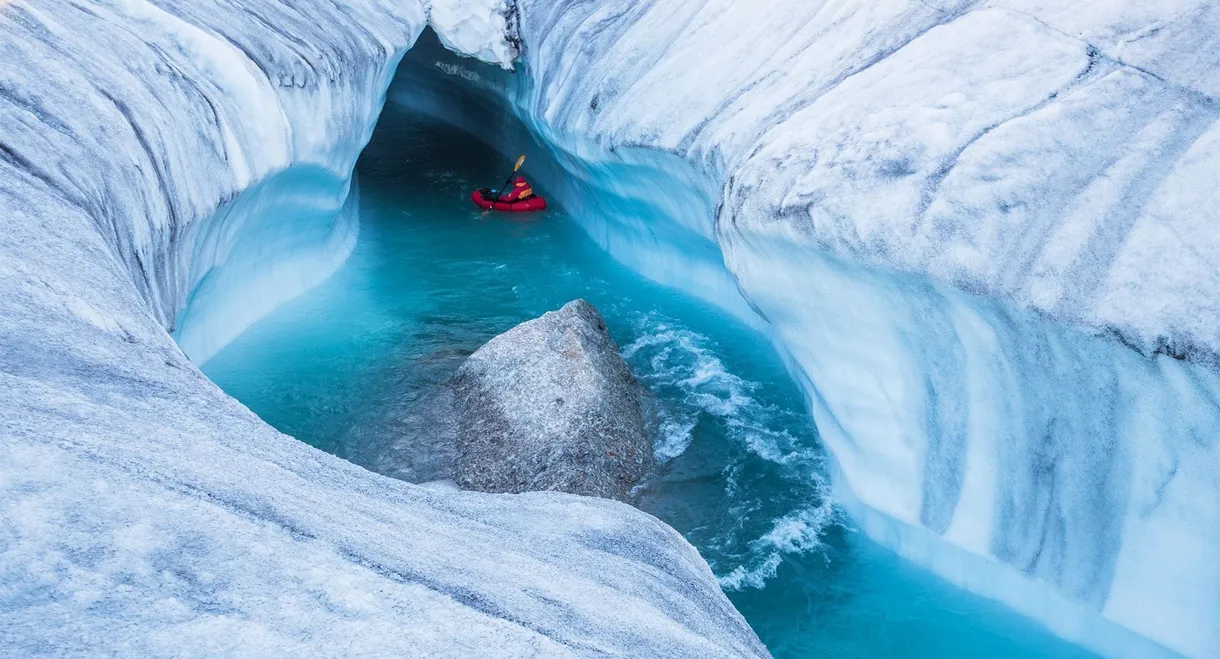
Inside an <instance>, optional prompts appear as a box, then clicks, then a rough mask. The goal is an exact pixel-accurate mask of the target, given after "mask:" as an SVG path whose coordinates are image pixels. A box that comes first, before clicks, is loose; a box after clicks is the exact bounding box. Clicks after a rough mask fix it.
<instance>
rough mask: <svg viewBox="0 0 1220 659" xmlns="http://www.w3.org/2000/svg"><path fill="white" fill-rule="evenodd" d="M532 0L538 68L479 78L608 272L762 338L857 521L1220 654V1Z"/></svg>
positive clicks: (1173, 642) (976, 578) (1055, 613)
mask: <svg viewBox="0 0 1220 659" xmlns="http://www.w3.org/2000/svg"><path fill="white" fill-rule="evenodd" d="M518 5H519V13H520V19H521V27H520V29H521V36H522V41H523V43H524V44H525V51H524V58H523V64H524V65H523V67H522V68H523V70H524V75H523V76H522V77H521V78H520V79H517V80H512V81H507V82H505V81H502V80H497V79H494V77H485V79H480V76H479V75H473V77H472V78H470V79H471V80H473V81H474V82H475V84H485V85H489V86H492V87H499V88H500V89H501V91H502V92H503V93H504V94H505V96H506V97H507V98H508V99H509V100H510V101H511V102H512V103H513V105H514V107H515V110H516V112H518V114H519V115H520V116H521V117H522V119H524V120H525V121H526V122H527V123H528V124H530V125H531V126H532V127H533V129H534V130H535V131H536V132H537V133H538V134H539V135H540V136H541V139H540V142H542V143H545V144H549V145H551V146H550V148H551V149H552V151H553V155H554V160H555V161H556V162H558V163H559V164H560V166H561V167H562V169H563V170H564V171H563V172H562V174H561V175H555V176H551V177H550V178H551V179H552V181H553V182H555V183H556V194H558V195H559V196H561V197H563V198H564V199H565V201H567V202H569V205H570V206H573V207H574V208H576V209H577V210H576V212H575V213H574V215H576V216H577V217H578V218H582V219H585V220H586V221H587V222H588V223H589V230H590V234H591V235H592V236H593V237H594V238H595V239H597V240H599V241H600V242H601V243H602V244H603V245H605V246H606V247H607V249H608V250H610V251H611V253H612V254H615V255H616V256H618V257H619V258H621V259H622V260H624V261H625V262H627V263H629V264H631V265H634V266H636V267H638V268H640V269H641V271H643V272H645V273H646V274H649V275H650V276H654V277H655V278H657V279H659V280H661V281H665V282H667V283H671V284H673V285H677V286H680V287H683V288H686V289H687V290H691V291H692V292H695V293H697V294H700V295H703V296H705V297H709V298H715V299H718V300H719V301H720V302H721V303H722V304H725V306H726V307H729V308H731V309H733V310H735V311H737V312H739V313H741V312H742V310H743V309H748V311H746V313H748V314H752V315H754V316H755V317H756V319H758V320H759V321H760V322H761V323H762V324H764V325H765V326H766V327H768V328H769V330H770V331H771V332H772V333H773V335H774V336H775V338H776V340H777V343H778V344H779V346H780V348H781V350H782V351H783V352H784V353H785V354H786V355H787V356H788V357H789V358H790V359H791V363H792V365H793V368H794V373H795V375H796V376H797V377H798V379H800V380H801V381H802V383H803V385H804V386H805V388H806V390H807V391H808V393H809V399H810V405H811V407H812V409H813V412H814V417H815V421H816V422H817V425H818V429H819V432H820V434H821V435H822V437H823V438H824V440H825V442H826V444H827V446H828V448H829V449H830V450H831V452H832V454H833V456H834V458H835V477H836V478H835V480H836V485H837V488H838V490H839V493H840V496H841V497H842V500H843V502H844V505H845V506H846V507H848V508H849V510H850V511H851V512H852V513H853V515H854V516H855V517H856V519H857V520H858V521H859V522H860V524H861V526H862V527H863V528H865V530H867V531H868V532H869V533H870V534H871V535H873V536H874V537H875V538H877V539H878V540H881V541H882V542H884V543H886V544H888V545H889V546H891V547H894V548H895V549H896V550H898V551H900V552H901V553H903V554H904V555H907V556H909V557H911V558H912V559H914V560H916V561H917V562H920V563H922V564H924V565H927V566H929V567H930V568H932V569H934V570H935V571H937V572H938V573H940V574H942V575H944V576H946V577H947V578H949V579H951V580H953V581H955V582H957V583H959V584H961V585H963V586H966V587H968V588H970V589H972V590H975V591H977V592H980V593H983V594H986V595H988V596H991V597H995V598H997V599H1000V600H1003V601H1005V602H1007V603H1008V604H1010V605H1011V606H1013V607H1015V608H1017V609H1018V610H1020V611H1023V612H1025V613H1027V614H1029V615H1031V616H1033V617H1036V618H1038V619H1039V620H1042V621H1043V622H1044V623H1046V624H1047V625H1048V626H1050V627H1051V628H1052V629H1054V630H1055V631H1056V632H1058V633H1060V634H1061V635H1063V636H1065V637H1067V638H1070V639H1073V640H1077V641H1080V642H1082V643H1085V644H1086V645H1088V646H1089V647H1092V648H1094V649H1097V650H1099V651H1101V652H1103V653H1105V654H1108V655H1112V656H1145V655H1160V654H1167V653H1168V654H1172V653H1180V654H1183V655H1187V656H1195V657H1206V656H1213V655H1215V654H1216V653H1217V652H1220V627H1217V626H1216V625H1215V624H1214V621H1215V619H1216V618H1217V617H1218V615H1220V596H1217V595H1216V594H1217V593H1220V567H1217V566H1218V565H1220V563H1218V561H1217V558H1220V554H1218V552H1220V503H1218V502H1220V446H1218V445H1217V437H1218V436H1220V403H1218V402H1217V401H1218V400H1220V398H1217V394H1220V376H1218V374H1217V371H1216V359H1215V355H1217V354H1220V309H1217V307H1216V300H1220V295H1218V293H1220V270H1216V268H1215V267H1214V266H1213V265H1212V263H1213V262H1214V261H1216V257H1217V256H1220V243H1218V242H1217V240H1218V239H1220V232H1217V231H1215V230H1214V229H1213V228H1212V226H1211V225H1212V224H1213V223H1214V222H1215V220H1216V219H1217V214H1216V213H1217V211H1216V209H1217V208H1220V190H1217V188H1216V187H1215V186H1214V185H1213V184H1212V180H1213V179H1214V176H1215V174H1216V172H1218V171H1220V155H1218V154H1220V150H1218V149H1217V148H1216V146H1217V140H1220V121H1218V119H1220V107H1218V106H1217V103H1216V97H1217V89H1216V87H1215V80H1217V79H1220V77H1217V76H1216V73H1217V72H1218V71H1220V49H1218V48H1216V45H1217V39H1218V38H1220V37H1218V36H1217V35H1220V29H1218V28H1220V7H1217V6H1216V5H1215V4H1214V3H1208V2H1202V1H1199V0H1177V1H1172V2H1164V3H1144V4H1141V5H1138V6H1120V5H1114V4H1113V3H1102V2H1090V3H1074V4H1070V5H1062V4H1061V3H1050V2H1038V1H1037V0H1029V1H1021V0H998V1H995V2H963V1H958V2H951V1H950V2H922V1H918V0H911V1H907V0H895V1H892V2H888V1H887V2H879V3H878V2H851V1H849V2H815V3H797V2H789V1H784V0H775V1H772V2H768V3H765V6H759V5H758V4H757V3H732V2H707V3H689V2H677V1H676V0H674V1H670V0H654V1H651V2H625V1H623V2H615V1H606V2H599V3H575V2H571V3H554V2H540V1H537V0H522V1H521V2H520V3H518ZM572 44H580V45H579V47H573V46H572ZM675 161H677V162H680V163H681V166H679V167H675V166H673V164H674V162H675ZM650 167H652V168H654V169H668V170H669V171H668V173H665V174H663V175H662V176H660V177H658V180H659V181H662V182H663V184H659V185H657V186H654V187H653V188H651V189H644V190H641V189H638V188H633V187H632V186H633V185H634V184H635V183H636V182H637V181H635V180H633V178H632V176H633V174H635V175H637V178H638V179H646V178H647V172H648V170H649V168H650ZM683 167H687V168H689V169H690V170H691V171H690V172H687V173H683V172H686V170H684V169H683ZM641 172H643V175H640V174H641ZM673 172H678V174H676V175H675V174H673ZM536 173H537V172H536ZM541 175H543V176H546V173H545V172H542V173H541ZM565 177H566V178H568V179H569V180H575V181H577V182H576V183H567V182H563V181H562V179H563V178H565ZM590 189H594V190H597V191H598V192H603V193H609V194H606V195H602V196H601V197H599V198H598V199H596V200H594V201H588V200H587V199H588V195H582V194H581V193H584V192H588V191H589V190H590ZM614 195H618V197H617V199H618V202H611V201H607V200H608V199H611V198H614ZM700 196H702V197H703V200H702V201H700V200H699V197H700ZM641 199H643V200H644V201H641ZM645 202H646V203H645ZM615 203H617V207H614V206H615ZM606 217H610V218H611V219H610V220H606V219H605V218H606ZM709 243H710V244H713V245H715V249H716V256H715V258H716V261H717V262H716V263H713V261H712V259H711V258H709V256H708V254H707V253H706V249H705V247H706V245H707V244H709ZM684 251H685V252H686V253H684ZM713 265H716V266H720V267H721V270H722V272H723V273H724V274H723V275H721V274H717V273H716V272H715V268H714V267H712V266H713ZM726 275H727V276H726ZM726 281H731V282H732V284H733V286H734V288H733V290H728V289H726V287H725V285H724V283H725V282H726Z"/></svg>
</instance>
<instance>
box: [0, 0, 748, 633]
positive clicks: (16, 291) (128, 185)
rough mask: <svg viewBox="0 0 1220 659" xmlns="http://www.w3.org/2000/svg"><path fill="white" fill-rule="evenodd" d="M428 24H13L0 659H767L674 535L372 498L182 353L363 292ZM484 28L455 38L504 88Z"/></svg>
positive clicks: (6, 129)
mask: <svg viewBox="0 0 1220 659" xmlns="http://www.w3.org/2000/svg"><path fill="white" fill-rule="evenodd" d="M466 6H467V7H469V8H471V11H483V12H486V11H488V10H489V8H491V9H492V10H494V11H497V12H502V11H503V9H504V8H503V7H502V6H500V5H499V4H498V3H491V4H489V3H485V2H484V3H473V2H472V3H468V4H467V5H466ZM429 9H431V15H432V16H433V17H434V18H436V17H441V16H442V14H441V13H440V12H438V11H437V7H435V6H433V7H431V8H429V7H426V6H424V5H421V4H419V3H417V2H413V1H404V0H384V1H382V0H357V1H345V2H335V3H332V2H313V3H277V2H243V3H228V2H213V1H202V2H201V1H198V0H190V1H175V0H156V1H153V2H148V1H145V0H117V1H109V0H97V1H90V2H54V1H51V0H11V1H5V2H0V34H3V38H2V39H0V59H2V60H3V62H4V66H3V67H0V127H3V128H2V129H0V226H2V228H3V230H2V231H0V429H2V430H0V447H2V448H0V506H2V508H3V514H0V583H2V584H3V588H0V623H2V626H3V629H4V631H3V633H0V654H4V655H11V656H43V655H57V656H58V655H65V654H79V653H86V654H99V655H102V654H107V655H110V654H112V655H121V656H182V655H183V654H198V655H207V656H217V655H224V656H334V655H342V656H361V655H365V656H386V655H398V656H408V655H420V654H426V655H428V656H454V657H470V656H505V655H513V656H526V655H529V656H539V655H540V656H580V655H590V654H599V655H600V654H619V655H627V656H657V657H678V656H693V657H706V656H723V657H738V656H765V655H766V650H765V649H764V648H763V647H762V646H761V645H760V644H759V642H758V640H757V638H756V637H755V636H754V634H753V632H752V631H750V629H749V627H748V626H747V625H746V623H745V621H744V620H743V619H742V618H741V616H740V615H739V614H737V612H736V611H735V610H733V608H732V606H731V605H730V604H729V603H728V600H727V599H726V598H725V597H724V596H723V594H722V593H721V592H720V591H719V589H718V587H717V585H716V582H715V580H714V578H713V576H712V574H711V572H710V570H709V569H708V568H707V566H706V564H705V563H704V562H703V561H702V559H701V558H700V557H699V556H698V553H697V552H696V551H695V550H694V549H693V548H692V547H690V545H689V544H687V543H686V542H685V541H684V540H682V538H681V537H680V536H679V535H678V534H677V533H675V532H674V531H673V530H671V529H669V528H668V527H666V526H664V525H663V524H661V523H659V522H657V521H656V520H655V519H653V518H651V517H649V516H647V515H644V514H642V513H639V512H638V511H635V510H633V509H631V508H629V507H627V506H624V505H621V504H618V503H614V502H608V501H596V500H585V499H580V498H575V497H569V496H563V495H554V494H537V495H524V496H519V497H493V496H486V495H477V494H455V493H437V492H431V491H428V490H424V489H420V488H416V487H412V486H410V485H407V484H405V483H402V482H399V481H394V480H390V479H386V478H382V477H378V476H376V475H374V474H371V473H369V472H366V471H364V470H362V469H360V468H358V467H355V466H353V465H351V464H348V463H346V462H344V461H342V460H340V459H337V458H335V457H333V456H330V455H326V454H323V453H321V452H319V451H317V450H314V449H312V448H310V447H308V446H305V445H304V444H302V443H300V442H297V441H295V440H293V439H291V438H288V437H286V436H283V435H281V434H279V433H277V432H275V431H274V430H273V429H271V428H270V427H268V426H267V425H266V424H264V423H263V422H262V421H260V420H259V419H257V418H256V417H255V416H254V415H253V414H251V413H250V412H249V411H248V410H246V409H245V408H243V407H242V406H241V405H240V404H238V403H237V402H235V401H234V400H232V399H231V398H229V397H227V396H225V395H224V394H223V393H222V392H221V391H219V390H218V389H217V388H216V387H215V386H214V385H213V384H212V383H210V382H209V381H208V380H207V379H206V378H205V377H204V376H203V375H201V374H200V373H199V371H198V370H197V369H196V368H195V366H194V365H193V364H192V363H191V362H190V361H189V360H188V359H187V357H186V356H185V355H184V354H183V352H182V351H181V350H179V348H178V346H177V345H176V344H175V342H174V341H173V340H172V339H171V337H170V335H169V334H168V333H167V330H169V329H171V328H173V327H175V324H176V323H178V320H179V319H178V318H176V314H177V312H178V311H179V310H180V309H181V308H182V307H183V305H184V303H185V302H186V299H187V297H188V296H189V295H192V294H195V295H203V298H202V302H201V301H200V300H196V302H201V304H202V306H198V305H192V309H193V310H194V311H195V312H198V313H199V314H200V318H198V319H196V321H192V322H189V323H188V324H187V325H186V327H197V328H198V327H204V329H202V330H200V331H199V333H198V334H196V335H193V336H195V337H197V338H198V341H197V342H196V344H195V345H196V346H197V347H198V348H199V349H200V350H202V351H203V352H206V351H207V350H211V349H214V348H215V346H214V345H210V344H209V343H208V341H210V340H212V339H209V338H208V337H209V336H210V335H212V334H213V333H220V334H223V333H225V332H233V331H240V325H241V324H242V323H244V322H249V321H250V320H252V319H253V318H254V317H256V316H257V315H258V314H259V313H262V312H265V311H266V310H267V309H269V308H270V307H271V306H274V304H276V303H277V300H278V301H282V298H283V297H284V296H286V295H291V294H293V293H294V292H299V290H300V289H301V287H305V286H308V285H310V283H311V281H316V279H317V278H318V277H324V276H325V273H326V272H327V270H328V269H329V268H333V267H335V265H336V264H337V262H339V261H341V260H342V258H343V257H344V256H345V252H346V249H349V245H350V241H351V240H353V239H354V233H353V232H354V230H355V228H354V226H352V224H351V220H350V215H348V214H344V213H342V212H340V211H341V209H342V206H343V205H344V204H345V203H349V200H348V199H347V189H348V185H349V178H350V175H351V171H352V166H353V164H354V163H355V159H356V157H357V155H358V153H359V151H360V149H361V148H362V146H363V145H364V143H365V141H366V140H367V138H368V135H369V133H370V131H371V129H372V126H373V123H374V122H375V120H376V116H377V114H378V112H379V111H380V107H381V104H382V100H383V94H384V91H385V88H386V85H387V84H388V82H389V80H390V77H391V75H392V74H393V72H394V69H395V67H396V65H397V62H398V60H399V58H400V57H401V56H402V54H403V52H404V51H405V50H406V49H407V48H409V47H410V45H411V44H412V43H413V42H414V40H415V38H416V37H417V36H418V34H419V32H420V30H422V29H423V27H424V25H425V23H426V21H427V19H428V16H429ZM501 18H503V14H502V13H501ZM483 19H484V20H482V21H481V22H480V21H476V22H474V23H471V22H463V21H457V22H454V23H434V26H435V27H437V29H438V30H440V32H441V33H442V34H444V35H446V37H447V38H448V39H449V40H450V43H453V44H460V45H461V47H463V48H465V47H469V48H471V52H475V53H477V54H480V55H481V56H484V57H486V58H487V59H489V60H491V61H495V62H497V63H500V64H504V63H505V61H504V55H503V54H505V53H510V52H511V50H512V47H513V46H512V44H511V43H509V42H508V41H507V40H505V38H504V32H503V31H502V30H500V28H499V27H497V25H498V24H497V23H496V21H495V19H494V17H491V16H484V17H483ZM488 26H491V28H489V27H488ZM492 28H495V29H496V30H498V31H495V32H491V31H490V30H491V29H492ZM478 35H482V36H483V37H484V39H483V40H482V41H480V39H478V38H476V37H477V36H478ZM260 263H261V264H262V266H263V267H261V268H260V267H257V266H258V264H260ZM209 305H210V306H209ZM231 316H236V318H232V317H231ZM187 320H188V321H189V320H190V319H187ZM195 322H198V323H201V324H202V325H195V324H194V323H195ZM179 328H180V329H182V326H181V325H180V324H179ZM234 328H237V329H234ZM191 337H192V335H191V334H189V332H188V333H187V334H180V338H183V340H184V343H186V344H188V345H189V344H190V343H191V342H192V338H191Z"/></svg>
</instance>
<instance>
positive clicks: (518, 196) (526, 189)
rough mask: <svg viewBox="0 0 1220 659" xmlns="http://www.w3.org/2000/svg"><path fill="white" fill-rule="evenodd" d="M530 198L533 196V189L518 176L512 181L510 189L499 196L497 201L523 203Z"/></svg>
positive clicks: (523, 178) (522, 177)
mask: <svg viewBox="0 0 1220 659" xmlns="http://www.w3.org/2000/svg"><path fill="white" fill-rule="evenodd" d="M532 196H534V188H533V187H532V186H530V184H529V182H528V181H526V180H525V177H524V176H518V177H517V178H515V179H513V184H512V187H509V188H508V189H507V190H505V191H504V192H503V193H501V194H500V198H499V201H505V202H513V201H524V200H526V199H529V198H530V197H532Z"/></svg>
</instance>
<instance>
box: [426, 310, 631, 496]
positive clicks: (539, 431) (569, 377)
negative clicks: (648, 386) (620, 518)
mask: <svg viewBox="0 0 1220 659" xmlns="http://www.w3.org/2000/svg"><path fill="white" fill-rule="evenodd" d="M450 385H451V388H452V391H453V395H454V405H455V409H456V412H457V418H458V438H457V446H458V457H457V482H458V484H459V485H460V486H461V487H462V488H464V489H471V490H480V491H483V492H530V491H543V490H555V491H560V492H570V493H572V494H583V495H587V496H596V497H603V498H609V499H618V500H620V501H625V500H627V498H628V496H629V493H630V490H631V488H632V486H634V485H635V484H636V482H637V481H639V480H640V478H641V477H643V475H644V474H645V473H646V471H647V470H648V468H649V465H651V464H652V457H653V456H652V439H651V436H650V433H649V432H648V430H647V424H646V422H645V413H644V400H645V393H644V390H643V388H642V387H641V386H640V384H639V383H638V382H636V380H635V378H634V377H633V376H632V375H631V371H630V370H629V369H628V368H627V364H626V363H625V362H623V358H622V357H621V356H620V355H619V351H618V345H617V344H615V342H614V339H612V338H611V337H610V333H609V332H608V331H607V329H606V321H605V320H604V319H603V318H602V316H601V314H600V313H598V311H597V309H596V308H594V307H593V305H591V304H589V303H588V302H585V301H584V300H576V301H573V302H569V303H568V304H566V305H564V307H563V308H562V309H560V310H558V311H552V312H549V313H546V314H544V315H543V316H542V317H540V318H536V319H534V320H530V321H527V322H525V323H522V324H521V325H518V326H517V327H514V328H513V329H511V330H509V331H507V332H505V333H504V334H501V335H499V336H497V337H496V338H494V339H492V340H491V341H489V342H488V343H487V344H486V345H484V346H483V347H482V348H480V349H479V350H478V351H477V352H475V353H474V354H473V355H471V356H470V358H469V359H467V360H466V363H465V364H463V365H462V367H461V368H460V369H459V370H458V372H457V374H456V375H455V376H454V377H453V379H452V380H451V381H450Z"/></svg>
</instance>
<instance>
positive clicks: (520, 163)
mask: <svg viewBox="0 0 1220 659" xmlns="http://www.w3.org/2000/svg"><path fill="white" fill-rule="evenodd" d="M524 164H525V156H521V157H520V158H517V166H516V167H513V173H514V174H516V173H517V172H518V171H520V169H521V165H524Z"/></svg>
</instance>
